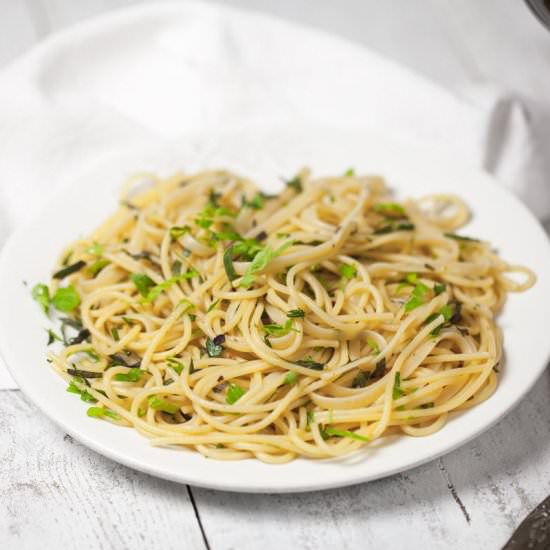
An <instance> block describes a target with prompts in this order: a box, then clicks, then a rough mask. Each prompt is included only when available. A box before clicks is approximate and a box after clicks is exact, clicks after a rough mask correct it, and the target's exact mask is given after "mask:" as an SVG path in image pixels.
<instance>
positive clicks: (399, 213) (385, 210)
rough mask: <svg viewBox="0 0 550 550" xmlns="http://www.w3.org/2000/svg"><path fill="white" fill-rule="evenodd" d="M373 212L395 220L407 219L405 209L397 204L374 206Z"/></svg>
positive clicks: (380, 203) (384, 203) (382, 203)
mask: <svg viewBox="0 0 550 550" xmlns="http://www.w3.org/2000/svg"><path fill="white" fill-rule="evenodd" d="M373 210H374V211H375V212H378V214H382V215H383V216H386V217H390V218H395V217H398V218H400V217H406V215H407V214H406V212H405V209H404V208H403V207H402V206H401V205H400V204H397V203H396V202H379V203H378V204H375V205H374V206H373Z"/></svg>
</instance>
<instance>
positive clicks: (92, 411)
mask: <svg viewBox="0 0 550 550" xmlns="http://www.w3.org/2000/svg"><path fill="white" fill-rule="evenodd" d="M86 414H87V415H88V416H91V417H92V418H104V417H105V416H108V417H109V418H112V419H113V420H120V415H119V414H118V413H116V412H115V411H112V410H111V409H105V408H103V407H90V408H89V409H88V411H87V413H86Z"/></svg>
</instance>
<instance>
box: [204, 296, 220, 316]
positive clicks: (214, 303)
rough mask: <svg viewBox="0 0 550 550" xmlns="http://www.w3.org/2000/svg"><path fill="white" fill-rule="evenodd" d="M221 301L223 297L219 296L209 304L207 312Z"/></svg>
mask: <svg viewBox="0 0 550 550" xmlns="http://www.w3.org/2000/svg"><path fill="white" fill-rule="evenodd" d="M220 301H221V298H218V299H217V300H214V301H213V302H212V303H211V304H210V305H209V306H208V309H207V310H206V313H210V312H211V311H212V310H213V309H214V308H215V307H216V306H217V305H218V304H219V303H220Z"/></svg>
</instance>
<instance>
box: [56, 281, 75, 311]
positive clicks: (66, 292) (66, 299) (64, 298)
mask: <svg viewBox="0 0 550 550" xmlns="http://www.w3.org/2000/svg"><path fill="white" fill-rule="evenodd" d="M52 305H53V307H55V309H57V310H58V311H64V312H66V313H68V312H70V311H73V310H74V309H75V308H77V307H78V306H79V305H80V296H79V295H78V292H77V291H76V290H75V288H74V287H73V286H67V287H63V288H58V289H57V291H56V293H55V294H54V295H53V297H52Z"/></svg>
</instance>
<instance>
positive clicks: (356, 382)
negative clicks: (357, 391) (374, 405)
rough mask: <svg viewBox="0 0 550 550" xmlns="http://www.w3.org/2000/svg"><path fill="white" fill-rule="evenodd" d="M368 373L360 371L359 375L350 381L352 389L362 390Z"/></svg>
mask: <svg viewBox="0 0 550 550" xmlns="http://www.w3.org/2000/svg"><path fill="white" fill-rule="evenodd" d="M369 378H370V376H369V373H367V372H365V371H360V372H359V374H357V375H356V376H355V378H354V379H353V380H352V381H351V387H352V388H364V387H365V386H366V385H367V383H368V381H369Z"/></svg>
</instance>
